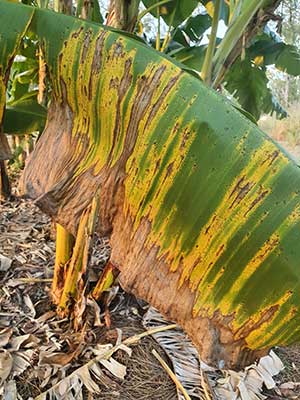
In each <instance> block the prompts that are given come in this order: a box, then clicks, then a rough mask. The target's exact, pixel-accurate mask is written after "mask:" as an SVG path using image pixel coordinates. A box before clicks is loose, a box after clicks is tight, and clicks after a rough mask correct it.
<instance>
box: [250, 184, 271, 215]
mask: <svg viewBox="0 0 300 400" xmlns="http://www.w3.org/2000/svg"><path fill="white" fill-rule="evenodd" d="M269 192H270V190H268V189H266V190H262V188H260V190H259V194H258V196H257V197H256V198H255V199H254V200H253V201H252V203H251V204H250V207H249V208H248V210H247V211H246V212H245V214H244V217H246V216H247V214H248V213H249V212H250V211H251V210H252V209H253V208H254V207H255V206H256V205H257V204H258V203H259V202H261V201H262V200H263V199H264V198H265V197H266V195H267V194H268V193H269Z"/></svg>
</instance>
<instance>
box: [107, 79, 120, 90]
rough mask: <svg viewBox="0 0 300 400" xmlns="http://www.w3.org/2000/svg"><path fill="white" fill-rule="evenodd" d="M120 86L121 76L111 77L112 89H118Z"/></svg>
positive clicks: (110, 84) (110, 85)
mask: <svg viewBox="0 0 300 400" xmlns="http://www.w3.org/2000/svg"><path fill="white" fill-rule="evenodd" d="M118 87H119V78H118V77H116V78H111V80H110V82H109V88H110V89H112V88H114V89H118Z"/></svg>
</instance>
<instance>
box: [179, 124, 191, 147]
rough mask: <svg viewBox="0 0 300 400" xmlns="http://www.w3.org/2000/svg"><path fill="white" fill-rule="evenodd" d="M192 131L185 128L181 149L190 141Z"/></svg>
mask: <svg viewBox="0 0 300 400" xmlns="http://www.w3.org/2000/svg"><path fill="white" fill-rule="evenodd" d="M189 135H190V132H189V131H188V129H187V128H185V130H184V132H183V137H182V141H181V144H180V150H183V149H184V148H185V145H186V142H187V141H188V138H189Z"/></svg>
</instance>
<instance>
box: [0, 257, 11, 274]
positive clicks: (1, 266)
mask: <svg viewBox="0 0 300 400" xmlns="http://www.w3.org/2000/svg"><path fill="white" fill-rule="evenodd" d="M11 264H12V260H11V259H10V258H8V257H5V256H4V255H2V254H0V271H1V272H6V271H8V270H9V268H10V267H11Z"/></svg>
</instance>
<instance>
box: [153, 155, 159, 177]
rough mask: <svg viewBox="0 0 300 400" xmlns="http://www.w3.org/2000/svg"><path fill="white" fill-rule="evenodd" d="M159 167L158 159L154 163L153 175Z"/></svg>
mask: <svg viewBox="0 0 300 400" xmlns="http://www.w3.org/2000/svg"><path fill="white" fill-rule="evenodd" d="M159 166H160V159H158V160H157V161H156V163H155V168H154V174H156V172H157V171H158V168H159Z"/></svg>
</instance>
